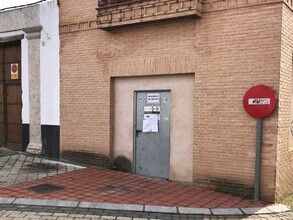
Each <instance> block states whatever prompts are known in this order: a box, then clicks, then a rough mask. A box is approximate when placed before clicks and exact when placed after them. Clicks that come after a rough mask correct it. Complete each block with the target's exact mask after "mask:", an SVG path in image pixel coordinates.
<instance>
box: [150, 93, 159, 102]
mask: <svg viewBox="0 0 293 220" xmlns="http://www.w3.org/2000/svg"><path fill="white" fill-rule="evenodd" d="M147 103H148V104H149V103H156V104H158V103H160V93H148V94H147Z"/></svg>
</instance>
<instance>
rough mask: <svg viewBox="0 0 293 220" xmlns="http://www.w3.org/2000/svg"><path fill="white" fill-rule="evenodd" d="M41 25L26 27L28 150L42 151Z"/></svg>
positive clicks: (31, 151) (34, 152) (39, 152)
mask: <svg viewBox="0 0 293 220" xmlns="http://www.w3.org/2000/svg"><path fill="white" fill-rule="evenodd" d="M41 29H42V27H41V26H37V27H32V28H25V29H24V32H25V33H26V38H27V39H28V60H29V64H28V79H29V126H30V128H29V130H30V131H29V132H30V142H29V145H28V147H27V150H26V152H28V153H32V154H41V153H42V136H41V117H40V115H41V114H40V103H41V100H40V45H41V43H40V38H41Z"/></svg>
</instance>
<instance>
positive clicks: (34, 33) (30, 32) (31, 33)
mask: <svg viewBox="0 0 293 220" xmlns="http://www.w3.org/2000/svg"><path fill="white" fill-rule="evenodd" d="M41 30H42V25H38V26H34V27H28V28H24V29H23V31H24V32H25V33H26V38H27V39H28V40H32V39H40V38H41Z"/></svg>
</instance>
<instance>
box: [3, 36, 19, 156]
mask: <svg viewBox="0 0 293 220" xmlns="http://www.w3.org/2000/svg"><path fill="white" fill-rule="evenodd" d="M0 73H1V75H0V76H1V77H0V144H1V146H5V147H7V148H9V149H12V150H19V151H20V150H21V144H22V118H21V109H22V97H21V96H22V89H21V45H20V42H13V43H8V44H0Z"/></svg>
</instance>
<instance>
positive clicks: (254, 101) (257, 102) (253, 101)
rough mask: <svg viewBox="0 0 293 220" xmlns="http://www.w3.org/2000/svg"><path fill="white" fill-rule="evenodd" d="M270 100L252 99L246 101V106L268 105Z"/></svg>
mask: <svg viewBox="0 0 293 220" xmlns="http://www.w3.org/2000/svg"><path fill="white" fill-rule="evenodd" d="M270 104H271V99H270V98H253V99H248V105H270Z"/></svg>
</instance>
